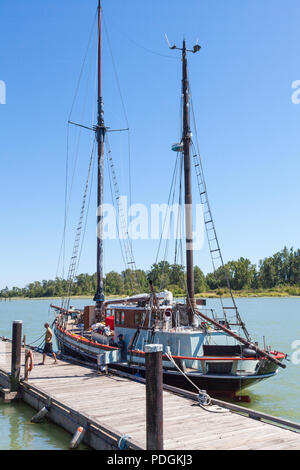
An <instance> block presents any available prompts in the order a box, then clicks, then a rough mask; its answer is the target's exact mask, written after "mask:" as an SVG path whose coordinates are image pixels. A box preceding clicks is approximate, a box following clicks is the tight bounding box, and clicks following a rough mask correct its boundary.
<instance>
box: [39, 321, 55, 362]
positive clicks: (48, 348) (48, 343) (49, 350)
mask: <svg viewBox="0 0 300 470" xmlns="http://www.w3.org/2000/svg"><path fill="white" fill-rule="evenodd" d="M44 327H45V328H46V334H45V346H44V350H43V362H41V364H40V365H42V366H43V365H44V364H45V360H46V355H47V354H52V356H53V359H54V364H57V363H58V362H57V358H56V354H55V352H53V346H52V337H53V332H52V330H51V328H50V325H49V323H45V325H44Z"/></svg>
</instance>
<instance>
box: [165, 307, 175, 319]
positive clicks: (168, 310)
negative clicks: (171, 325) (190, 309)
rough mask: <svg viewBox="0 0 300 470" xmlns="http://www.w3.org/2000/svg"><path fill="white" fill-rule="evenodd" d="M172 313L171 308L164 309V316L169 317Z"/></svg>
mask: <svg viewBox="0 0 300 470" xmlns="http://www.w3.org/2000/svg"><path fill="white" fill-rule="evenodd" d="M172 313H173V311H172V309H170V308H167V309H166V310H165V316H166V317H171V316H172Z"/></svg>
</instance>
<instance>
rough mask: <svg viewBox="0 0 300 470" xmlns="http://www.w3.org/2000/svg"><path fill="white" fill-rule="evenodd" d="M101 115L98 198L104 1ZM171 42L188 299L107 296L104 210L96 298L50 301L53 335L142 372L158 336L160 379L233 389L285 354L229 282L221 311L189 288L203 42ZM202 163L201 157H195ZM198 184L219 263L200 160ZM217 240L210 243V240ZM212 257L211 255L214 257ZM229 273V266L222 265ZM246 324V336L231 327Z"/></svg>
mask: <svg viewBox="0 0 300 470" xmlns="http://www.w3.org/2000/svg"><path fill="white" fill-rule="evenodd" d="M98 28H99V40H98V121H97V125H96V126H95V128H94V131H95V134H96V140H97V144H98V165H97V168H98V186H97V202H98V207H99V208H101V207H102V204H103V155H104V143H105V136H106V133H107V131H108V129H107V128H106V127H105V124H104V112H103V99H102V92H101V2H100V1H99V7H98ZM171 49H177V50H180V51H181V53H182V96H183V116H182V118H183V129H182V140H181V142H180V144H177V145H175V146H174V148H173V150H175V151H176V152H178V153H180V155H181V156H182V158H183V162H184V183H185V185H184V187H185V208H186V209H185V216H186V217H185V225H186V226H185V230H186V274H187V298H186V302H176V301H174V300H173V296H172V294H171V293H170V292H168V291H164V292H162V293H160V294H156V293H155V292H154V289H153V286H152V283H150V289H149V291H150V292H149V293H145V294H140V295H136V296H132V297H129V298H126V299H119V300H105V297H104V290H103V237H102V215H101V211H100V214H99V215H98V219H97V226H98V236H97V290H96V293H95V296H94V301H95V305H93V306H87V307H85V308H84V310H80V309H73V308H72V309H70V308H69V304H67V305H64V306H63V307H58V306H54V305H52V307H53V308H54V310H55V312H56V322H55V335H56V338H57V342H58V345H59V348H60V350H61V351H62V352H63V353H67V354H71V355H74V356H80V357H81V358H84V359H85V360H87V361H98V363H99V362H100V364H102V365H103V366H107V365H109V367H111V368H115V369H119V370H122V371H126V372H129V373H132V374H137V373H138V374H139V375H141V376H144V375H145V346H146V345H147V344H149V343H159V344H161V345H162V346H163V351H164V354H163V379H164V382H165V383H168V384H171V385H175V386H177V387H182V388H185V389H192V390H193V389H194V387H196V388H198V389H205V390H207V391H208V392H209V393H211V394H221V395H225V394H228V393H230V394H235V393H236V392H237V391H240V390H242V389H244V388H246V387H248V386H249V385H252V384H253V383H255V382H258V381H260V380H263V379H266V378H269V377H272V376H274V375H275V374H276V372H277V370H278V368H279V367H285V365H283V364H282V361H283V360H284V359H285V357H286V355H285V354H284V353H280V352H275V351H271V350H270V349H264V350H263V349H261V348H259V347H258V344H257V343H253V342H252V341H251V338H250V336H249V334H248V332H247V329H246V327H245V325H244V323H243V322H242V320H241V318H240V315H239V312H238V309H237V306H236V304H235V300H234V298H233V295H232V292H231V289H230V285H229V281H228V286H229V290H230V294H231V295H230V301H231V306H230V307H228V306H225V305H223V303H222V313H223V317H222V318H217V317H216V315H215V314H214V311H212V310H210V311H209V312H210V313H208V311H207V310H206V309H205V308H204V307H205V301H201V300H196V299H195V295H194V266H193V249H192V238H193V235H192V233H193V231H192V226H193V224H192V209H191V208H192V184H191V156H190V149H191V131H190V111H189V109H190V106H189V105H190V92H189V81H188V73H187V53H188V52H192V53H196V52H198V51H199V50H200V46H198V45H195V46H194V48H193V49H192V50H188V49H187V46H186V41H185V40H184V41H183V45H182V48H177V47H176V46H173V47H171ZM198 166H199V164H198ZM198 171H199V173H198V174H197V176H199V189H200V196H201V197H202V198H204V202H203V203H204V204H205V205H206V207H207V210H206V214H207V216H206V219H205V225H206V228H207V230H208V231H210V232H212V234H213V237H209V240H210V251H211V253H216V254H217V255H218V256H219V259H220V260H221V262H222V265H223V260H222V255H221V251H220V248H219V243H218V239H217V236H216V232H215V227H214V223H213V219H212V216H211V211H210V207H209V203H208V198H207V191H206V185H205V182H204V179H203V178H202V169H201V165H200V169H199V170H198ZM211 243H214V246H211ZM214 259H215V258H214ZM225 275H226V271H225ZM228 309H231V311H233V312H234V317H235V322H234V323H233V322H230V321H229V320H228V315H226V310H228ZM234 325H235V326H238V327H239V328H241V329H242V330H243V333H244V337H243V336H240V335H239V334H237V332H236V330H234V329H232V328H233V326H234Z"/></svg>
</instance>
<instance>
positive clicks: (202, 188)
mask: <svg viewBox="0 0 300 470" xmlns="http://www.w3.org/2000/svg"><path fill="white" fill-rule="evenodd" d="M190 102H191V110H192V118H193V124H194V130H195V136H196V144H197V150H196V148H195V145H194V143H193V142H192V146H193V149H194V161H195V164H194V166H195V171H196V177H197V182H198V188H199V193H200V200H201V202H202V204H203V207H204V223H205V229H206V236H207V240H208V245H209V250H210V255H211V260H212V265H213V270H214V274H216V271H217V266H216V261H217V260H219V262H220V267H222V269H223V272H224V277H225V280H226V284H227V288H228V290H229V293H230V299H231V302H232V305H233V307H231V308H232V309H234V310H235V317H236V321H237V323H238V324H239V325H240V326H241V327H242V329H243V331H244V334H245V336H246V338H247V339H248V340H250V339H251V338H250V335H249V333H248V331H247V328H246V326H245V324H244V322H243V321H242V319H241V317H240V314H239V311H238V308H237V305H236V302H235V299H234V297H233V292H232V288H231V284H230V280H229V276H228V273H227V270H226V267H225V264H224V261H223V256H222V252H221V249H220V244H219V240H218V237H217V233H216V228H215V223H214V220H213V217H212V212H211V208H210V203H209V199H208V193H207V187H206V182H205V177H204V172H203V165H202V159H201V154H200V148H199V139H198V131H197V125H196V117H195V111H194V106H193V99H192V91H191V87H190ZM215 253H218V255H217V257H215V256H214V254H215ZM216 279H217V277H216ZM220 302H221V306H222V309H223V314H224V318H225V321H226V322H227V314H226V307H225V306H224V303H223V300H222V297H221V295H220Z"/></svg>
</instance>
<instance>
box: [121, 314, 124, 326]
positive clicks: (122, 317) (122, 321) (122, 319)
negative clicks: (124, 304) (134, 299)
mask: <svg viewBox="0 0 300 470" xmlns="http://www.w3.org/2000/svg"><path fill="white" fill-rule="evenodd" d="M124 323H125V313H124V312H122V313H121V325H124Z"/></svg>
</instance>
